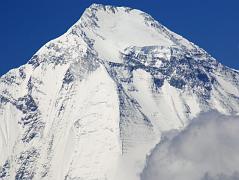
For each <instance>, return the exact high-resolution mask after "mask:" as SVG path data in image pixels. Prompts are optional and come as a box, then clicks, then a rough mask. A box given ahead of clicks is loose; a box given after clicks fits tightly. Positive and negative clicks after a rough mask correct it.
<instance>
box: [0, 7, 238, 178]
mask: <svg viewBox="0 0 239 180" xmlns="http://www.w3.org/2000/svg"><path fill="white" fill-rule="evenodd" d="M212 109H214V110H217V111H219V112H221V113H224V114H237V113H239V72H238V71H236V70H233V69H230V68H227V67H225V66H223V65H221V64H220V63H218V62H217V61H216V60H215V59H214V58H213V57H211V56H210V55H209V54H207V53H206V52H205V51H204V50H202V49H200V48H199V47H197V46H196V45H194V44H193V43H191V42H189V41H187V40H186V39H184V38H182V37H181V36H179V35H177V34H175V33H173V32H171V31H170V30H168V29H167V28H165V27H164V26H162V25H161V24H159V23H158V22H157V21H155V20H154V19H153V18H152V17H151V16H149V15H148V14H145V13H143V12H141V11H139V10H134V9H130V8H126V7H112V6H103V5H96V4H93V5H92V6H91V7H89V8H88V9H86V11H85V12H84V14H83V15H82V17H81V19H80V20H79V21H78V22H77V23H76V24H75V25H74V26H73V27H72V28H70V29H69V30H68V32H66V33H65V34H64V35H62V36H61V37H59V38H57V39H55V40H52V41H50V42H49V43H47V44H46V45H45V46H43V47H42V48H41V49H40V50H39V51H38V52H37V53H36V54H35V55H34V56H33V57H32V58H31V60H30V61H29V62H28V63H27V64H26V65H23V66H22V67H20V68H18V69H13V70H11V71H10V72H8V73H7V74H5V75H4V76H2V77H1V79H0V152H1V153H0V179H14V178H15V179H56V180H59V179H67V180H68V179H69V180H70V179H83V180H93V179H99V180H101V179H102V180H103V179H104V180H105V179H108V180H118V179H119V180H122V179H130V180H134V179H138V178H139V173H140V172H141V170H142V168H143V166H144V163H145V158H146V155H147V154H148V153H149V152H150V150H151V149H152V148H153V147H154V146H155V145H156V144H157V143H158V142H159V141H160V138H161V133H162V132H164V131H168V130H173V129H179V130H180V129H183V128H184V127H185V126H186V125H187V124H188V123H189V122H190V120H191V119H192V118H194V117H196V116H197V115H198V114H199V113H200V112H202V111H209V110H212ZM126 177H127V178H126Z"/></svg>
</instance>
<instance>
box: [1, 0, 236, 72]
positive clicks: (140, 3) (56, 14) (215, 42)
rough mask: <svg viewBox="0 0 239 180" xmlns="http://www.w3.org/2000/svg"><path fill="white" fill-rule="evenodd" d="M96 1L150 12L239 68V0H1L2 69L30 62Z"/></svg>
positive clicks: (163, 22)
mask: <svg viewBox="0 0 239 180" xmlns="http://www.w3.org/2000/svg"><path fill="white" fill-rule="evenodd" d="M92 3H102V4H111V5H117V6H129V7H132V8H137V9H141V10H143V11H145V12H148V13H149V14H151V15H152V16H153V17H154V18H155V19H157V20H158V21H160V22H161V23H162V24H163V25H165V26H167V27H168V28H169V29H171V30H172V31H174V32H176V33H178V34H180V35H183V36H184V37H186V38H187V39H189V40H190V41H192V42H194V43H196V44H197V45H199V46H200V47H202V48H204V49H205V50H206V51H208V52H209V53H210V54H212V55H213V56H214V57H215V58H216V59H217V60H218V61H220V62H221V63H223V64H225V65H227V66H229V67H232V68H235V69H239V35H238V34H239V0H108V1H107V0H105V1H103V0H102V1H99V0H98V1H97V0H95V1H91V0H1V2H0V21H1V28H0V39H1V43H0V53H1V55H0V75H2V74H4V73H6V72H7V71H8V70H10V69H12V68H14V67H18V66H20V65H22V64H24V63H26V62H27V61H28V60H29V59H30V58H31V56H32V55H33V54H34V53H35V52H36V51H37V50H38V49H39V48H40V47H41V46H42V45H44V44H45V43H46V42H48V41H49V40H51V39H53V38H56V37H57V36H59V35H61V34H63V33H64V32H65V31H66V30H67V29H68V28H69V27H71V26H72V25H73V24H74V23H75V22H76V21H77V20H78V19H79V18H80V16H81V14H82V13H83V11H84V9H85V8H87V7H88V6H90V4H92Z"/></svg>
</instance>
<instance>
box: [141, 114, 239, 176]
mask: <svg viewBox="0 0 239 180" xmlns="http://www.w3.org/2000/svg"><path fill="white" fill-rule="evenodd" d="M238 152H239V117H238V116H224V115H221V114H219V113H217V112H210V113H204V114H201V115H200V116H199V117H198V118H197V119H194V120H193V121H192V123H191V124H190V125H189V126H188V127H187V128H186V129H185V130H184V131H183V132H181V133H177V135H175V136H173V137H169V136H166V137H165V138H164V141H163V142H162V143H160V144H159V145H157V146H156V148H155V149H154V151H153V152H152V154H151V156H150V157H149V158H148V161H147V166H146V167H145V169H144V171H143V173H142V175H141V179H142V180H159V179H160V180H238V179H239V155H238Z"/></svg>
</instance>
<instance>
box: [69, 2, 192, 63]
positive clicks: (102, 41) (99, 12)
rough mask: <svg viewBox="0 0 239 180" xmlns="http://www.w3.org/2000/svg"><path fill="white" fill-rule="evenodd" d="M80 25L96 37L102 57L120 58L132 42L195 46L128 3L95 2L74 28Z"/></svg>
mask: <svg viewBox="0 0 239 180" xmlns="http://www.w3.org/2000/svg"><path fill="white" fill-rule="evenodd" d="M77 29H78V30H77ZM79 29H81V30H82V31H83V32H84V33H85V34H86V35H87V37H89V38H90V39H92V40H93V41H94V48H95V50H96V51H97V52H98V53H99V56H100V58H102V59H105V60H108V61H113V62H121V60H120V53H121V52H122V51H124V49H126V48H128V47H129V46H138V47H143V46H164V47H165V48H169V47H178V48H181V49H182V48H187V49H189V50H193V49H195V47H194V45H193V44H192V43H190V42H189V41H187V40H186V39H183V38H182V37H180V36H178V35H176V34H174V33H172V32H171V31H169V30H168V29H167V28H165V27H164V26H163V25H161V24H159V23H158V22H157V21H155V20H154V19H153V18H152V17H151V16H150V15H148V14H146V13H144V12H142V11H140V10H135V9H131V8H127V7H113V6H104V5H99V4H93V5H92V6H91V7H89V8H88V9H87V10H86V11H85V12H84V14H83V15H82V17H81V19H80V20H79V22H77V23H76V24H75V26H74V27H73V31H79ZM139 37H140V38H139ZM109 49H110V51H109Z"/></svg>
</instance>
